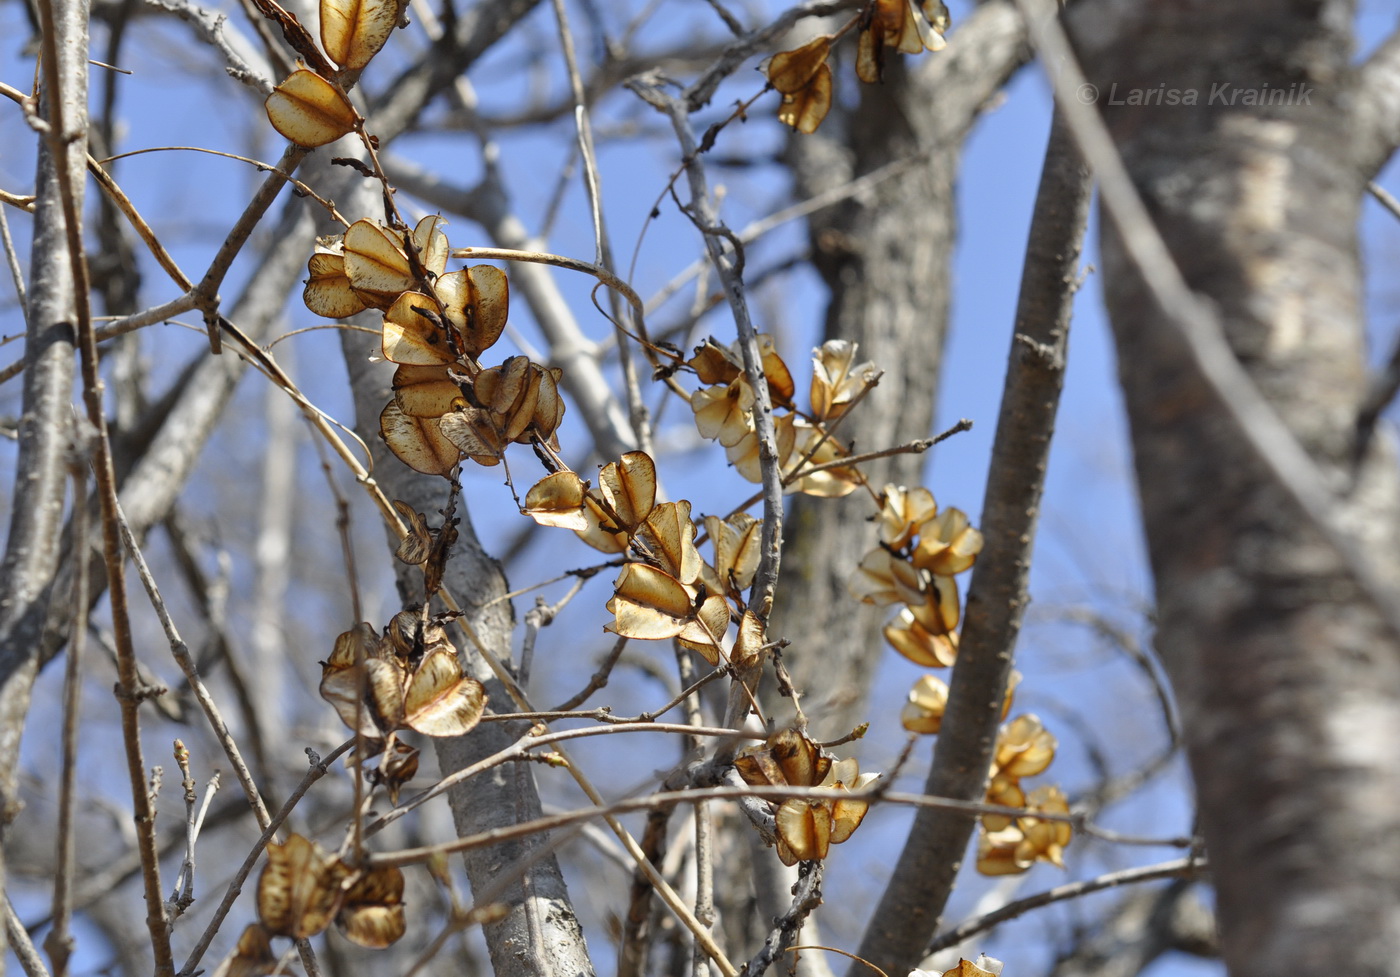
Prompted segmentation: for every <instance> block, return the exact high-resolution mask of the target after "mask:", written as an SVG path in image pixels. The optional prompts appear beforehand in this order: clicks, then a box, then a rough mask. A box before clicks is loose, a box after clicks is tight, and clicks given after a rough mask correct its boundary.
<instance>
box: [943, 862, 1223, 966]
mask: <svg viewBox="0 0 1400 977" xmlns="http://www.w3.org/2000/svg"><path fill="white" fill-rule="evenodd" d="M1205 870H1206V860H1205V859H1204V858H1178V859H1176V860H1174V861H1170V862H1162V863H1160V864H1158V865H1145V866H1142V867H1139V868H1129V869H1123V870H1122V871H1119V872H1109V873H1108V874H1107V875H1100V876H1098V877H1097V878H1093V879H1085V880H1084V881H1082V882H1068V883H1066V884H1065V885H1057V886H1055V887H1054V888H1053V889H1046V890H1045V891H1044V892H1037V893H1036V894H1035V895H1032V896H1026V897H1025V898H1023V899H1017V900H1016V901H1015V902H1008V903H1007V904H1006V905H1004V906H1002V907H1001V908H1000V909H998V910H996V911H995V912H990V913H987V915H985V916H979V917H977V918H976V919H970V920H968V921H967V922H965V923H959V924H958V925H957V926H955V927H954V928H953V929H950V930H948V931H947V932H946V933H942V934H940V935H939V936H938V938H937V939H935V940H934V941H933V942H932V943H930V944H929V945H928V946H927V947H926V948H925V949H924V952H923V955H924V956H928V955H929V954H932V953H937V952H938V951H939V950H945V949H947V948H948V947H950V946H957V945H958V944H959V943H961V942H963V941H964V940H968V939H971V938H972V937H974V936H976V935H978V934H979V933H985V932H987V930H990V929H994V928H995V927H997V926H1000V925H1001V924H1002V923H1004V922H1006V921H1007V920H1009V919H1015V918H1016V917H1017V916H1021V915H1023V914H1025V913H1028V912H1030V911H1031V910H1032V909H1040V908H1041V907H1042V906H1048V905H1050V904H1051V903H1055V902H1063V901H1064V900H1066V899H1078V898H1080V897H1081V896H1087V895H1089V894H1090V893H1091V892H1102V891H1103V890H1104V889H1113V888H1117V887H1118V886H1120V885H1131V884H1133V883H1137V882H1155V881H1157V880H1158V879H1182V878H1185V879H1194V878H1199V877H1200V876H1201V875H1202V874H1203V873H1204V872H1205Z"/></svg>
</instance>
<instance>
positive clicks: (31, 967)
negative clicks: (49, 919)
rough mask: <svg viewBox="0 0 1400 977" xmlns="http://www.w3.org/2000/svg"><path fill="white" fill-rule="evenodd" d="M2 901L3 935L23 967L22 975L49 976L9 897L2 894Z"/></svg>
mask: <svg viewBox="0 0 1400 977" xmlns="http://www.w3.org/2000/svg"><path fill="white" fill-rule="evenodd" d="M4 901H5V935H6V937H8V938H9V941H10V950H11V951H12V952H13V953H14V955H15V957H16V958H17V959H18V960H19V965H20V967H22V968H23V969H24V977H49V971H48V969H47V968H46V967H45V966H44V958H43V957H41V956H39V951H38V949H37V948H36V947H35V946H34V941H33V940H31V939H30V938H29V931H28V930H26V929H25V928H24V923H22V922H21V921H20V918H19V916H18V915H17V914H16V913H15V907H14V905H13V904H12V903H11V902H10V897H9V896H8V895H6V896H4Z"/></svg>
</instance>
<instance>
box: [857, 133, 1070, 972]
mask: <svg viewBox="0 0 1400 977" xmlns="http://www.w3.org/2000/svg"><path fill="white" fill-rule="evenodd" d="M1056 120H1057V121H1056V122H1055V123H1052V127H1051V133H1050V141H1049V144H1048V145H1047V146H1046V150H1045V164H1044V168H1043V170H1042V171H1041V182H1040V189H1039V191H1038V192H1037V194H1036V205H1035V213H1034V216H1033V217H1032V219H1031V232H1030V240H1029V242H1028V243H1027V246H1026V262H1025V270H1024V272H1023V273H1022V279H1021V294H1020V298H1019V300H1018V303H1017V309H1016V323H1015V329H1014V334H1013V336H1012V342H1011V351H1010V357H1009V362H1008V365H1007V372H1006V384H1005V387H1004V390H1003V393H1002V404H1001V412H1000V414H999V416H998V418H997V433H996V437H995V439H994V440H993V448H992V462H991V467H990V470H989V472H988V475H987V489H986V495H985V497H984V498H983V502H982V522H983V526H984V528H985V533H986V545H985V546H984V548H983V551H982V554H981V556H980V557H979V558H978V560H977V564H976V567H975V568H974V570H973V575H972V582H971V584H970V585H969V588H968V598H967V612H966V623H964V625H963V630H962V640H961V642H960V646H959V651H958V658H957V663H956V664H955V665H954V666H953V677H952V680H951V682H950V683H949V694H948V707H947V711H946V713H945V715H944V719H943V726H942V730H941V732H940V734H939V736H938V740H937V743H936V744H935V747H934V754H933V766H932V768H931V769H930V770H929V776H928V781H927V783H926V784H925V788H924V789H925V790H926V791H927V792H928V793H930V794H935V795H938V796H942V797H959V798H965V799H967V800H973V799H975V798H978V797H981V796H982V795H983V792H984V791H985V790H986V784H987V778H988V776H989V771H990V769H991V761H992V755H993V752H994V750H995V745H996V741H997V736H996V729H997V725H998V724H999V723H1000V722H1001V713H1002V701H1003V699H1004V698H1005V695H1006V688H1007V683H1008V680H1009V678H1010V674H1011V665H1012V661H1013V655H1014V649H1015V646H1016V638H1017V635H1018V634H1019V633H1020V628H1021V618H1022V615H1023V614H1024V612H1025V607H1026V602H1027V582H1028V579H1029V573H1030V564H1031V550H1032V547H1033V545H1034V540H1035V527H1036V521H1037V517H1038V515H1039V506H1040V497H1041V493H1042V491H1043V490H1044V485H1045V473H1046V469H1047V462H1048V459H1049V454H1050V438H1051V434H1052V432H1053V431H1054V427H1055V414H1056V411H1057V408H1058V406H1059V394H1060V388H1061V385H1062V384H1063V382H1064V371H1065V354H1066V350H1067V348H1068V342H1069V319H1070V309H1071V304H1072V300H1073V295H1074V281H1075V271H1076V268H1077V265H1078V261H1079V250H1080V247H1081V244H1082V238H1083V235H1084V228H1085V224H1086V222H1087V221H1088V215H1089V196H1090V194H1089V188H1090V181H1089V174H1088V171H1087V170H1086V169H1085V167H1084V164H1083V162H1082V161H1081V160H1080V157H1079V156H1078V154H1077V153H1076V152H1075V148H1074V143H1073V141H1072V139H1071V138H1070V134H1069V131H1068V129H1067V127H1066V126H1065V125H1064V122H1063V120H1061V119H1060V117H1059V116H1058V115H1057V116H1056ZM974 826H975V822H974V821H973V819H971V818H968V817H966V816H963V815H959V814H957V813H954V812H945V811H937V810H932V809H930V810H926V811H921V812H920V813H919V814H918V815H917V816H916V817H915V820H914V826H913V828H912V829H911V830H910V832H909V840H908V841H907V842H906V843H905V847H904V851H903V853H902V854H901V855H900V857H899V860H898V861H897V862H896V863H895V866H896V867H895V871H894V875H893V877H892V878H891V879H890V882H889V884H888V886H887V888H886V889H885V892H884V894H883V896H882V897H881V900H880V905H879V907H878V908H877V909H876V910H875V913H874V916H873V917H872V919H871V922H870V924H869V927H868V929H867V930H866V933H865V936H864V938H863V939H862V941H861V948H860V951H859V953H860V956H862V957H864V958H865V959H867V960H869V961H870V962H871V963H873V964H874V965H875V966H877V967H879V968H881V969H882V970H885V971H886V972H888V973H897V972H907V971H908V970H910V969H912V968H913V967H915V966H917V965H918V962H919V960H920V950H921V949H922V947H923V945H924V944H925V943H926V942H927V941H928V939H929V938H930V937H931V936H932V935H933V932H934V930H935V929H936V927H937V924H938V918H939V916H940V915H941V913H942V912H943V907H944V905H945V904H946V902H947V899H948V895H949V893H950V892H951V891H952V887H953V882H954V879H955V878H956V876H957V872H958V869H959V868H960V867H961V865H962V857H963V853H964V852H965V851H966V849H967V841H968V838H969V836H970V835H971V834H972V831H973V828H974ZM894 907H898V908H894Z"/></svg>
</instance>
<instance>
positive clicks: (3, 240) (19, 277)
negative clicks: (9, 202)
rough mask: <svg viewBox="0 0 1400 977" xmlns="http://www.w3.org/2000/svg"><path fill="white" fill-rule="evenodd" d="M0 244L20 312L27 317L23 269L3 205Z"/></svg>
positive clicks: (1, 208) (27, 308)
mask: <svg viewBox="0 0 1400 977" xmlns="http://www.w3.org/2000/svg"><path fill="white" fill-rule="evenodd" d="M0 244H3V245H4V248H5V264H6V265H7V266H8V267H9V269H10V279H11V281H13V282H14V284H15V298H16V299H18V300H19V307H20V311H21V313H22V314H23V315H25V316H26V317H27V316H28V315H29V298H28V292H27V289H26V288H25V284H24V269H23V268H22V267H20V263H19V254H18V253H17V252H16V251H15V242H14V238H12V237H10V221H9V218H7V217H6V216H5V208H4V207H0Z"/></svg>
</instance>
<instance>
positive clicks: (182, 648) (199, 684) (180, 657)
mask: <svg viewBox="0 0 1400 977" xmlns="http://www.w3.org/2000/svg"><path fill="white" fill-rule="evenodd" d="M116 515H117V522H118V525H119V526H120V527H121V532H122V539H123V541H124V543H125V544H126V548H127V552H128V553H129V554H130V556H131V562H132V565H134V566H135V567H136V573H137V575H138V576H139V577H140V579H141V584H142V586H144V587H145V588H146V596H147V597H148V598H149V599H150V601H151V607H152V608H154V610H155V612H156V617H157V618H159V619H160V624H161V627H162V628H163V629H164V631H165V638H166V641H167V642H169V644H170V654H171V656H172V657H173V658H174V659H175V663H176V664H177V665H179V666H180V671H182V672H184V674H185V679H186V681H188V682H189V683H190V689H191V690H193V691H194V695H195V700H196V701H198V702H199V706H200V708H201V709H203V710H204V715H205V718H206V719H208V721H209V727H210V729H212V730H213V731H214V737H215V739H217V740H218V741H219V746H221V747H222V748H223V751H224V755H225V756H226V757H228V762H229V763H230V764H232V765H233V772H234V775H235V776H236V777H237V778H238V783H239V785H240V786H241V787H242V788H243V795H244V796H245V797H247V798H248V806H249V807H251V808H252V809H253V814H254V816H256V817H257V819H258V827H260V828H264V829H265V828H266V827H267V826H268V824H269V823H270V820H271V819H270V816H269V815H268V813H267V807H266V805H264V804H263V800H262V795H261V794H260V793H259V792H258V786H257V784H256V783H255V782H254V781H253V775H252V774H251V773H250V772H249V771H248V765H247V764H246V763H244V762H243V754H242V751H241V750H239V748H238V742H237V740H235V739H234V737H233V734H232V733H230V732H229V728H228V725H227V724H226V723H225V722H224V719H223V716H222V714H221V713H220V712H219V707H218V705H217V704H215V702H214V697H213V696H211V695H210V694H209V689H208V687H206V686H205V684H204V680H203V679H202V678H201V677H200V675H199V668H198V666H197V665H196V664H195V661H194V658H193V656H191V655H190V649H189V646H188V645H186V644H185V642H184V639H182V638H181V637H180V632H179V629H178V628H176V626H175V621H174V620H173V619H172V618H171V616H170V611H169V609H168V608H167V607H166V606H165V599H164V598H163V597H161V594H160V588H159V587H157V586H156V581H155V577H154V576H152V574H151V568H150V566H149V565H147V563H146V558H145V556H144V555H143V554H142V552H141V547H140V546H139V545H138V544H137V542H136V537H135V536H134V535H133V533H132V532H131V526H130V525H129V524H128V523H127V521H126V514H125V513H124V512H123V511H122V508H121V505H120V504H118V505H117V511H116Z"/></svg>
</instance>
